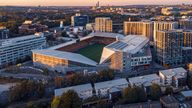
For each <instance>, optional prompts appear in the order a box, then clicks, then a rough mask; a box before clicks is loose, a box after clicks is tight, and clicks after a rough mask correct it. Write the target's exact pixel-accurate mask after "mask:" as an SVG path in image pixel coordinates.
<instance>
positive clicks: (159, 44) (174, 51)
mask: <svg viewBox="0 0 192 108" xmlns="http://www.w3.org/2000/svg"><path fill="white" fill-rule="evenodd" d="M156 34H157V36H156V41H155V43H154V48H155V53H156V54H155V56H156V61H157V62H158V63H159V64H161V65H163V66H165V67H174V66H179V65H185V64H188V63H191V62H192V58H191V55H192V31H191V30H181V29H175V30H164V31H157V32H156Z"/></svg>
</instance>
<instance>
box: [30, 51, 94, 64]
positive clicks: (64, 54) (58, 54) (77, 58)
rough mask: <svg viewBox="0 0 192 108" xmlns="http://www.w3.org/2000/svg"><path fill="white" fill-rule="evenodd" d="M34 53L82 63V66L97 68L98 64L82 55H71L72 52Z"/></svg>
mask: <svg viewBox="0 0 192 108" xmlns="http://www.w3.org/2000/svg"><path fill="white" fill-rule="evenodd" d="M32 52H33V53H37V54H42V55H46V56H51V57H55V58H60V59H65V60H66V59H67V60H70V61H74V62H78V63H82V64H87V65H91V66H96V65H97V63H96V62H95V61H93V60H91V59H89V58H87V57H85V56H82V55H81V54H77V53H71V52H65V51H57V50H49V49H48V50H46V49H45V50H33V51H32Z"/></svg>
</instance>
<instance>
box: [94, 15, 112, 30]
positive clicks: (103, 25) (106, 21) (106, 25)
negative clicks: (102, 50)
mask: <svg viewBox="0 0 192 108" xmlns="http://www.w3.org/2000/svg"><path fill="white" fill-rule="evenodd" d="M95 31H96V32H112V31H113V23H112V20H111V18H109V17H98V18H95Z"/></svg>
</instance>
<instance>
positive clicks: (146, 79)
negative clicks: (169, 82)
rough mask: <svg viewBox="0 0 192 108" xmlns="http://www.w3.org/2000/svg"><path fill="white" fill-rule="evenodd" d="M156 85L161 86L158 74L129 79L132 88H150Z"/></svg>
mask: <svg viewBox="0 0 192 108" xmlns="http://www.w3.org/2000/svg"><path fill="white" fill-rule="evenodd" d="M154 83H155V84H158V85H160V77H159V76H158V75H157V74H150V75H144V76H138V77H133V78H129V84H130V85H131V86H134V85H135V86H144V87H148V86H151V85H152V84H154Z"/></svg>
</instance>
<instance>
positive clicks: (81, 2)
mask: <svg viewBox="0 0 192 108" xmlns="http://www.w3.org/2000/svg"><path fill="white" fill-rule="evenodd" d="M97 1H100V4H101V5H135V4H140V5H141V4H181V3H190V4H192V0H0V6H6V5H11V6H38V5H41V6H93V5H95V4H96V2H97Z"/></svg>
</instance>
